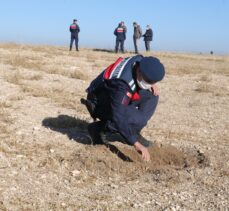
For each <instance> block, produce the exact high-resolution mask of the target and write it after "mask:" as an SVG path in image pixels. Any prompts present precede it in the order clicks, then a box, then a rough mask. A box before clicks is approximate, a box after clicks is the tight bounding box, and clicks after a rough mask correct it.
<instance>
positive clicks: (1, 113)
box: [0, 101, 12, 138]
mask: <svg viewBox="0 0 229 211" xmlns="http://www.w3.org/2000/svg"><path fill="white" fill-rule="evenodd" d="M11 106H12V105H11V104H10V102H8V101H0V137H1V138H3V137H8V136H9V135H10V130H9V125H10V124H12V119H11V118H10V115H9V111H8V109H7V108H10V107H11Z"/></svg>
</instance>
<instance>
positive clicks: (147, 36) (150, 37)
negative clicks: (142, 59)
mask: <svg viewBox="0 0 229 211" xmlns="http://www.w3.org/2000/svg"><path fill="white" fill-rule="evenodd" d="M143 37H144V41H145V47H146V51H150V42H151V41H152V40H153V31H152V29H150V28H149V29H147V30H146V32H145V34H144V35H143Z"/></svg>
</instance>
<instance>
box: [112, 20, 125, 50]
mask: <svg viewBox="0 0 229 211" xmlns="http://www.w3.org/2000/svg"><path fill="white" fill-rule="evenodd" d="M114 35H115V36H116V43H115V53H118V49H119V45H120V48H121V52H122V53H124V41H125V39H126V29H125V27H124V26H123V24H122V22H121V23H119V24H118V27H117V28H116V29H115V30H114Z"/></svg>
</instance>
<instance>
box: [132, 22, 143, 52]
mask: <svg viewBox="0 0 229 211" xmlns="http://www.w3.org/2000/svg"><path fill="white" fill-rule="evenodd" d="M133 26H134V35H133V40H134V49H135V53H136V54H138V40H139V39H140V38H141V36H142V30H141V27H140V26H139V25H138V24H137V23H136V22H134V23H133Z"/></svg>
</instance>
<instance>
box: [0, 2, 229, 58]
mask: <svg viewBox="0 0 229 211" xmlns="http://www.w3.org/2000/svg"><path fill="white" fill-rule="evenodd" d="M73 18H76V19H78V23H79V25H80V28H81V32H80V35H79V38H80V41H79V45H80V47H92V48H93V47H97V48H108V49H113V48H114V44H115V37H114V35H113V31H114V29H115V27H117V24H118V23H119V22H120V21H124V22H125V24H126V26H127V40H126V42H125V47H126V48H127V49H129V50H133V42H132V35H133V26H132V23H133V21H136V22H138V23H139V24H140V25H141V27H142V30H143V32H145V26H146V25H147V24H150V25H151V26H152V28H153V31H154V41H153V43H152V48H153V49H154V50H157V51H158V50H160V51H182V52H197V53H198V52H203V53H209V52H210V51H211V50H213V51H214V52H215V53H219V54H222V53H223V54H229V0H142V1H140V0H115V1H109V0H82V1H80V0H1V7H0V26H1V28H0V30H1V31H0V32H1V33H0V42H17V43H35V44H50V45H65V46H68V45H69V40H70V33H69V25H70V24H71V23H72V19H73ZM141 49H142V50H143V49H144V43H143V40H141Z"/></svg>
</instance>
